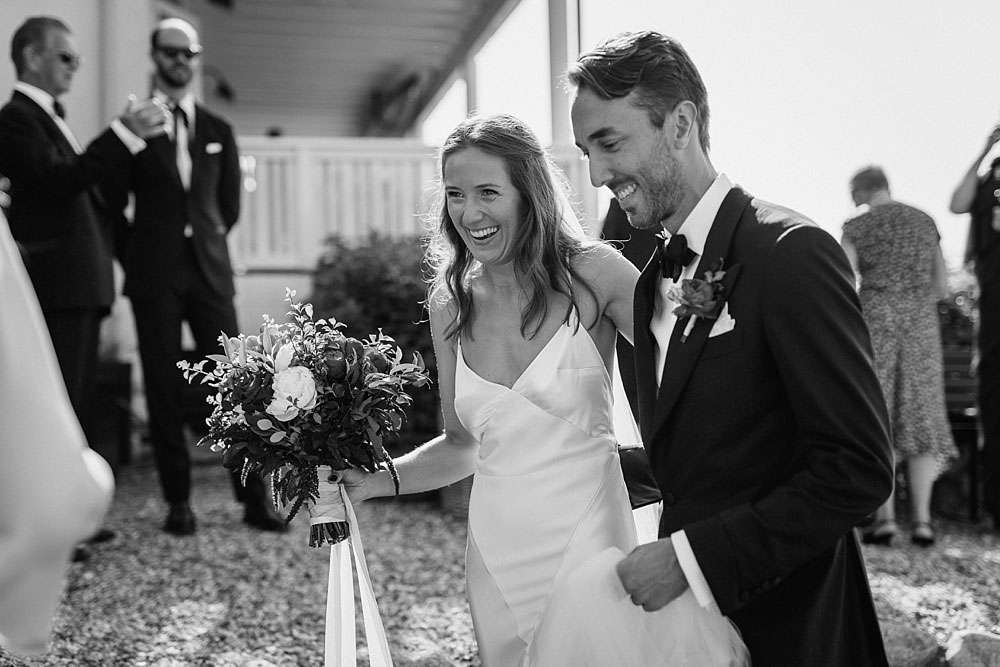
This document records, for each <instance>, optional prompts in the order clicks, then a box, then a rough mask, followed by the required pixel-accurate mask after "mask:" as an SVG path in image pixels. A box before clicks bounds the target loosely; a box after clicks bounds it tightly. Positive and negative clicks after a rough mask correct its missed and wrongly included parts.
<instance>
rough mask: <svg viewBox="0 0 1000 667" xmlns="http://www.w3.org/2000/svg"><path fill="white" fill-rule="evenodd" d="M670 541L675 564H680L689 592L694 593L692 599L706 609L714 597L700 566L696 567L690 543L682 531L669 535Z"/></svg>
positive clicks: (696, 560)
mask: <svg viewBox="0 0 1000 667" xmlns="http://www.w3.org/2000/svg"><path fill="white" fill-rule="evenodd" d="M670 541H671V542H672V543H673V545H674V553H676V554H677V562H678V563H679V564H680V566H681V570H683V572H684V576H685V577H687V580H688V586H690V587H691V592H692V593H694V599H695V600H697V601H698V604H699V605H701V606H702V607H708V606H709V605H711V604H712V603H713V602H715V596H714V595H712V589H711V588H709V586H708V581H707V580H706V579H705V575H704V573H702V571H701V566H699V565H698V559H697V558H695V556H694V551H693V550H692V549H691V543H690V542H688V538H687V533H685V532H684V531H683V530H678V531H677V532H676V533H672V534H671V535H670Z"/></svg>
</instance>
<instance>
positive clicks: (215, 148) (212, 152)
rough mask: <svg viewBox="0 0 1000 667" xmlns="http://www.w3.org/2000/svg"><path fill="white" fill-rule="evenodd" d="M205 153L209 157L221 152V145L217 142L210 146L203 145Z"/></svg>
mask: <svg viewBox="0 0 1000 667" xmlns="http://www.w3.org/2000/svg"><path fill="white" fill-rule="evenodd" d="M205 152H206V153H208V154H209V155H215V154H216V153H221V152H222V144H220V143H219V142H217V141H213V142H212V143H210V144H205Z"/></svg>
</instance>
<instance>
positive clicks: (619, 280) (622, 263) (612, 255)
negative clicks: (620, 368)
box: [587, 246, 639, 343]
mask: <svg viewBox="0 0 1000 667" xmlns="http://www.w3.org/2000/svg"><path fill="white" fill-rule="evenodd" d="M595 260H596V261H595V263H594V265H593V269H594V270H592V271H591V272H589V275H588V276H587V278H588V279H590V280H592V281H593V284H594V286H595V287H596V288H597V291H598V293H599V294H600V295H601V298H602V299H604V300H605V303H604V316H605V317H607V318H608V319H610V320H611V321H612V322H613V323H614V325H615V328H616V329H617V330H618V333H620V334H621V335H622V336H624V337H625V340H627V341H628V342H629V343H632V342H633V337H632V331H633V324H634V323H633V312H632V300H633V297H634V294H635V283H636V281H638V280H639V270H638V269H636V268H635V266H633V265H632V262H630V261H628V260H627V259H625V256H624V255H622V254H621V253H620V252H618V251H617V250H615V249H614V248H612V247H611V246H603V247H599V248H598V251H597V253H596V256H595Z"/></svg>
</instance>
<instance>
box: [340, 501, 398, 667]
mask: <svg viewBox="0 0 1000 667" xmlns="http://www.w3.org/2000/svg"><path fill="white" fill-rule="evenodd" d="M337 488H338V489H340V495H341V497H342V498H343V500H344V506H345V507H346V508H347V523H348V525H349V526H350V531H351V534H350V537H348V538H347V539H346V540H344V541H342V542H338V543H337V544H334V545H332V546H331V547H330V583H329V587H328V588H327V592H326V660H325V662H324V665H325V667H357V664H358V662H357V636H356V634H355V632H354V580H353V577H352V576H351V552H350V551H348V542H350V548H351V551H353V553H354V560H355V561H356V562H357V564H358V589H359V590H360V593H361V612H362V614H363V615H364V619H365V637H366V638H367V640H368V661H369V664H370V665H371V667H392V656H391V655H389V642H388V640H387V639H386V636H385V628H383V627H382V618H381V616H379V613H378V604H377V603H376V602H375V593H374V592H373V591H372V583H371V577H370V576H369V575H368V564H367V563H366V562H365V550H364V548H363V547H362V545H361V531H360V530H358V518H357V516H355V514H354V507H352V506H351V500H350V498H348V497H347V492H346V491H345V490H344V487H343V486H342V485H338V487H337Z"/></svg>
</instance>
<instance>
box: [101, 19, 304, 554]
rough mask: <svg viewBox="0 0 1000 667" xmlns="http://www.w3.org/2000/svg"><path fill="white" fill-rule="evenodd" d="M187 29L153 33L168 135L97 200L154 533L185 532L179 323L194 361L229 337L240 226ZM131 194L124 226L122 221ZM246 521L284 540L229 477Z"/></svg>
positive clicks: (225, 127)
mask: <svg viewBox="0 0 1000 667" xmlns="http://www.w3.org/2000/svg"><path fill="white" fill-rule="evenodd" d="M201 53H202V47H201V42H200V40H199V38H198V33H197V31H195V29H194V27H193V26H192V25H191V24H190V23H188V22H187V21H184V20H181V19H166V20H164V21H161V22H160V23H159V24H158V25H157V26H156V28H155V29H154V30H153V32H152V35H151V38H150V57H151V59H152V61H153V66H154V72H153V91H152V93H153V97H154V98H155V99H160V100H162V101H163V102H164V103H165V104H167V105H168V106H169V107H170V109H171V110H172V113H173V123H172V128H173V129H172V131H171V132H170V133H169V136H163V137H158V138H156V139H154V140H152V141H151V142H150V148H149V150H148V151H146V152H144V153H142V154H139V155H137V156H135V158H133V159H132V160H131V161H130V162H129V163H128V164H127V165H126V166H125V167H124V168H123V169H122V171H121V173H120V174H119V175H118V177H117V178H115V179H114V180H113V181H112V182H110V183H108V184H107V187H106V198H107V201H108V204H109V206H110V207H111V208H112V210H113V211H114V212H115V214H116V216H117V218H118V220H117V224H116V228H117V230H118V231H119V232H120V234H119V237H120V238H121V239H122V243H121V244H120V247H119V252H120V253H121V255H120V256H121V260H122V266H123V267H124V268H125V288H124V292H125V295H126V296H128V297H129V300H130V301H131V303H132V310H133V312H134V314H135V323H136V331H137V334H138V339H139V355H140V357H141V359H142V370H143V378H144V383H145V390H146V403H147V406H148V409H149V429H150V436H151V438H152V442H153V452H154V455H155V457H156V464H157V469H158V471H159V476H160V485H161V488H162V491H163V497H164V500H166V502H167V505H168V506H169V510H168V513H167V519H166V522H165V523H164V525H163V529H164V530H165V531H167V532H168V533H171V534H174V535H190V534H192V533H194V532H195V530H196V525H195V517H194V513H193V512H192V510H191V506H190V504H189V500H190V496H191V459H190V453H189V451H188V444H187V441H186V439H185V436H184V424H183V422H184V418H183V410H182V407H181V406H182V404H183V397H184V395H185V384H184V379H183V377H182V375H181V373H180V371H179V370H178V369H177V362H178V361H179V360H180V359H181V358H182V356H183V352H182V349H181V327H182V322H183V321H187V323H188V325H189V326H190V329H191V332H192V334H193V336H194V339H195V343H196V346H197V356H198V358H199V359H200V358H204V357H205V356H206V355H207V354H212V353H215V352H218V346H219V342H218V337H219V332H220V331H222V332H225V333H226V334H227V335H230V336H235V335H237V334H238V324H237V319H236V309H235V305H234V303H233V297H234V295H235V287H234V284H233V270H232V266H231V263H230V258H229V248H228V245H227V241H226V236H227V234H228V233H229V230H230V228H232V226H233V225H234V224H236V221H237V219H238V217H239V212H240V183H241V176H240V168H239V154H238V152H237V147H236V140H235V138H234V135H233V130H232V127H231V126H230V125H229V123H228V122H226V121H225V120H224V119H222V118H221V117H219V116H217V115H216V114H214V113H212V112H210V111H209V110H208V109H206V108H205V107H204V106H202V105H201V104H198V103H196V102H195V97H194V93H193V92H192V81H193V80H194V76H195V73H196V71H197V69H198V67H199V66H200V65H201ZM130 192H131V193H132V195H133V197H134V202H135V212H134V216H133V219H132V220H131V221H129V220H127V219H126V217H125V215H124V213H123V211H124V210H125V207H126V203H127V201H128V194H129V193H130ZM233 485H234V489H235V492H236V498H237V500H238V501H240V502H241V503H243V504H244V517H243V518H244V522H245V523H247V524H248V525H250V526H253V527H256V528H259V529H261V530H269V531H281V530H284V528H285V525H284V522H283V521H282V520H281V519H280V518H279V517H278V516H277V515H276V514H275V513H274V510H273V509H272V508H271V507H270V498H269V494H268V493H267V492H266V489H265V486H264V484H263V482H262V481H261V480H260V479H259V478H258V477H257V476H256V475H251V476H249V477H248V478H247V481H246V486H245V487H244V486H243V484H241V483H240V479H239V474H235V475H234V476H233Z"/></svg>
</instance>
